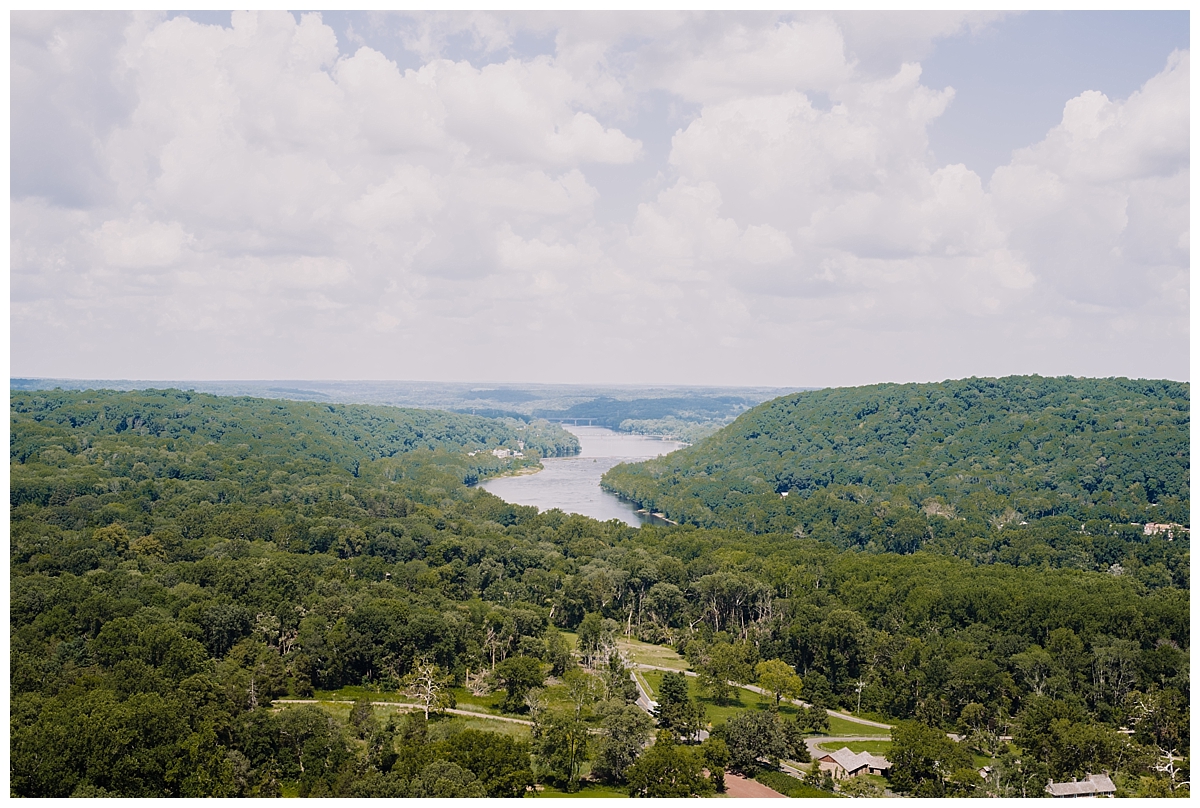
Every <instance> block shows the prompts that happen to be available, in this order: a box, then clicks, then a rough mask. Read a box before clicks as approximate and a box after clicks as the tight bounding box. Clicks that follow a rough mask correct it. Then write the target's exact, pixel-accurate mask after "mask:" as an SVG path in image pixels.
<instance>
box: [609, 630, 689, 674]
mask: <svg viewBox="0 0 1200 808" xmlns="http://www.w3.org/2000/svg"><path fill="white" fill-rule="evenodd" d="M617 648H618V649H620V651H621V653H623V654H625V656H626V657H627V658H628V659H629V660H630V661H631V662H636V663H638V664H639V665H656V666H658V667H660V668H671V669H672V670H677V671H685V670H687V669H688V663H687V660H686V659H684V658H683V657H681V656H680V655H679V654H677V653H675V651H674V650H672V649H670V648H667V647H666V646H664V645H651V644H650V643H648V642H642V641H641V640H635V639H632V638H626V637H621V638H618V639H617Z"/></svg>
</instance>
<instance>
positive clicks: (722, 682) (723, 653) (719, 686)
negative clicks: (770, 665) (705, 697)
mask: <svg viewBox="0 0 1200 808" xmlns="http://www.w3.org/2000/svg"><path fill="white" fill-rule="evenodd" d="M746 657H747V653H746V646H745V645H744V644H743V643H737V644H736V645H735V644H732V643H727V642H717V643H713V645H712V647H710V648H709V649H708V654H707V655H706V657H705V659H704V661H703V663H702V665H701V668H700V683H701V685H702V686H703V687H704V688H705V689H707V690H708V692H709V694H710V695H711V696H712V697H713V699H715V700H716V702H717V703H718V704H728V703H729V698H730V696H731V695H732V694H733V690H734V684H735V683H737V682H746V681H749V679H750V675H751V668H750V664H749V662H748V661H747V659H746Z"/></svg>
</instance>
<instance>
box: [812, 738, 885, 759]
mask: <svg viewBox="0 0 1200 808" xmlns="http://www.w3.org/2000/svg"><path fill="white" fill-rule="evenodd" d="M843 746H844V747H847V748H849V749H850V751H851V752H855V753H858V752H870V753H871V754H872V755H879V756H880V757H887V754H888V752H890V751H891V750H892V742H891V741H846V742H844V743H843V742H842V741H836V742H834V743H822V744H818V745H817V748H818V749H823V750H824V751H826V752H836V751H837V750H839V749H841V748H842V747H843Z"/></svg>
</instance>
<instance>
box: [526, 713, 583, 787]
mask: <svg viewBox="0 0 1200 808" xmlns="http://www.w3.org/2000/svg"><path fill="white" fill-rule="evenodd" d="M535 734H536V737H535V739H534V750H535V752H536V754H537V761H538V766H539V768H540V769H541V770H542V771H543V772H545V773H546V775H548V778H549V779H550V781H551V782H553V783H555V784H556V785H559V786H561V787H562V789H563V790H564V791H568V792H574V791H578V790H579V773H580V770H581V769H582V768H583V764H584V763H586V762H587V761H588V760H589V758H590V751H591V750H590V749H589V744H588V726H587V724H586V723H584V722H583V721H581V720H580V719H578V718H575V717H574V716H573V715H571V714H570V713H558V714H552V715H550V716H549V717H548V718H547V719H546V721H545V722H544V723H542V724H541V725H540V726H537V727H536V728H535Z"/></svg>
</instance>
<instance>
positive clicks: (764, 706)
mask: <svg viewBox="0 0 1200 808" xmlns="http://www.w3.org/2000/svg"><path fill="white" fill-rule="evenodd" d="M638 676H639V677H640V678H641V680H642V683H643V684H644V685H646V689H647V690H648V691H649V692H650V698H655V694H656V693H658V691H659V688H661V687H662V677H663V672H662V671H639V672H638ZM687 683H688V695H689V696H691V697H692V698H694V699H696V700H697V701H698V702H700V704H701V705H702V706H703V707H704V715H705V720H706V721H707V722H708V723H710V724H722V723H724V722H726V721H728V720H729V719H730V718H732V717H733V716H735V715H737V714H738V713H742V712H745V711H747V710H769V709H770V708H771V704H770V702H771V699H770V697H768V696H763V695H761V694H759V693H755V692H753V691H751V690H746V689H745V688H741V687H738V688H734V691H733V698H731V699H730V700H729V702H728V703H726V704H718V703H717V702H716V700H715V699H713V698H710V697H709V696H708V694H707V693H705V691H704V690H703V689H702V688H701V687H700V682H699V681H698V680H697V679H696V677H694V676H689V677H688V679H687ZM779 714H780V715H781V716H782V717H784V718H792V717H793V716H794V715H795V714H796V708H795V707H793V706H791V705H789V704H784V705H780V708H779Z"/></svg>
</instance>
